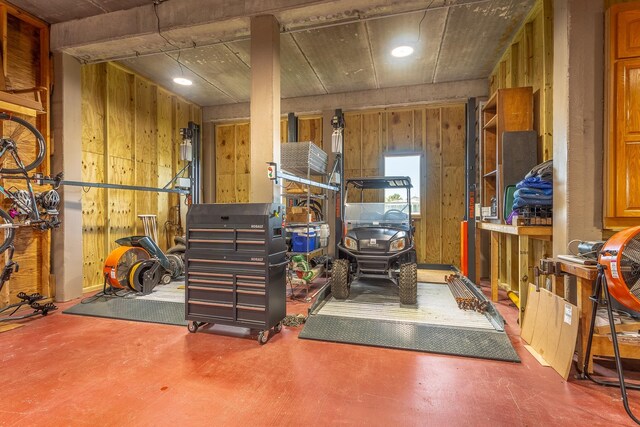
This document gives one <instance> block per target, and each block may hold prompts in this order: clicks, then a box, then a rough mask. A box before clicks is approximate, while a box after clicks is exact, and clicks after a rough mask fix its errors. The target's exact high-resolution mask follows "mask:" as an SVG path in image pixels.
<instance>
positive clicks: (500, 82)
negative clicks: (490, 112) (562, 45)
mask: <svg viewBox="0 0 640 427" xmlns="http://www.w3.org/2000/svg"><path fill="white" fill-rule="evenodd" d="M489 85H490V91H491V93H494V92H495V91H496V90H497V89H503V88H510V87H524V86H531V87H533V103H534V117H533V126H534V127H533V128H534V130H536V131H537V132H538V161H539V162H543V161H546V160H549V159H550V158H552V157H553V1H552V0H538V1H537V2H536V4H535V6H534V7H533V9H532V10H531V12H530V13H529V15H528V17H527V18H526V20H525V23H524V24H523V26H522V27H521V28H520V30H519V31H518V32H517V33H516V36H515V37H514V39H513V41H512V42H511V45H510V46H509V48H508V49H507V50H506V51H505V53H504V55H503V56H502V58H501V59H500V61H498V63H497V65H496V67H495V69H494V70H493V73H492V74H491V77H490V78H489Z"/></svg>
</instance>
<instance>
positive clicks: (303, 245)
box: [291, 228, 316, 252]
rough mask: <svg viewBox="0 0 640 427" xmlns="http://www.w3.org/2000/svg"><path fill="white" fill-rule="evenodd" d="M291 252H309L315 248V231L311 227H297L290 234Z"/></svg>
mask: <svg viewBox="0 0 640 427" xmlns="http://www.w3.org/2000/svg"><path fill="white" fill-rule="evenodd" d="M291 249H292V250H293V252H310V251H312V250H314V249H316V232H315V230H313V229H308V230H307V229H306V228H298V229H294V230H293V234H292V235H291Z"/></svg>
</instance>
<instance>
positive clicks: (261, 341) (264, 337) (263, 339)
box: [258, 331, 269, 345]
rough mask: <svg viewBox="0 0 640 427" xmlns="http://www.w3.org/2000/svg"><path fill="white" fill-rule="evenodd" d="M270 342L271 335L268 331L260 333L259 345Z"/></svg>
mask: <svg viewBox="0 0 640 427" xmlns="http://www.w3.org/2000/svg"><path fill="white" fill-rule="evenodd" d="M268 340H269V335H268V333H267V332H266V331H260V332H258V343H259V344H260V345H264V344H266V343H267V341H268Z"/></svg>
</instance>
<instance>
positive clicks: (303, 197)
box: [269, 142, 341, 301]
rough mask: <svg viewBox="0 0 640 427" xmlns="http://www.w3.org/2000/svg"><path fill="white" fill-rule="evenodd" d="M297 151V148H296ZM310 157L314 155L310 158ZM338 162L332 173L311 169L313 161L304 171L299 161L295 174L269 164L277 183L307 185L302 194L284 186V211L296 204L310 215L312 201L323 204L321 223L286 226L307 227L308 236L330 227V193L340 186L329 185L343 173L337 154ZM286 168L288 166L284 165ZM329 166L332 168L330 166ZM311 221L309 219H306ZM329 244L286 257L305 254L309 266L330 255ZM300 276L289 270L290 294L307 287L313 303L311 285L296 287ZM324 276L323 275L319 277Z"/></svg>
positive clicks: (294, 223) (300, 223) (292, 223)
mask: <svg viewBox="0 0 640 427" xmlns="http://www.w3.org/2000/svg"><path fill="white" fill-rule="evenodd" d="M288 144H301V143H296V142H290V143H288ZM307 144H312V143H310V142H309V143H307ZM296 148H298V147H296ZM314 150H316V151H317V148H314ZM309 157H311V155H310V156H309ZM336 159H337V162H338V163H334V165H333V167H332V168H331V169H330V170H329V172H328V173H327V170H328V169H326V168H325V170H324V171H322V170H321V168H319V167H317V164H316V165H315V167H313V166H312V164H311V163H312V160H310V161H309V162H307V163H306V167H305V168H301V167H300V164H301V163H302V162H298V166H297V167H296V168H293V169H292V170H293V171H289V170H279V169H277V165H275V164H274V163H269V165H270V167H271V168H273V169H274V170H275V172H274V173H273V175H272V176H273V179H274V180H275V181H276V183H280V182H279V181H280V180H282V181H283V182H284V181H286V182H287V183H298V184H302V185H304V186H306V191H305V192H300V193H287V192H286V191H287V185H284V184H281V183H280V184H281V185H282V187H283V190H284V191H283V194H282V199H283V203H284V204H285V211H286V210H287V209H288V208H291V207H292V206H294V204H297V203H300V202H302V203H301V204H302V205H303V206H306V207H307V208H308V212H311V203H312V201H319V202H320V203H321V204H322V208H321V212H320V214H321V217H322V218H321V219H320V220H316V221H306V222H291V223H289V222H287V223H286V227H287V228H306V230H307V233H309V232H310V231H311V230H316V229H317V228H318V227H320V226H322V225H324V224H328V222H327V215H328V210H329V206H328V203H327V202H328V192H329V191H334V192H339V191H340V187H339V186H337V185H332V184H331V183H330V182H331V180H332V178H333V176H334V173H335V172H336V171H340V170H341V169H340V168H339V162H341V156H340V155H338V156H337V157H336ZM285 166H286V165H285ZM327 166H329V165H327ZM312 188H318V189H320V190H322V193H314V192H312ZM307 218H308V216H307ZM329 226H330V233H334V232H335V229H334V228H335V227H332V226H331V225H329ZM317 239H319V237H317ZM328 247H329V245H328V243H327V245H326V246H320V247H317V248H316V247H315V246H314V248H309V250H307V251H303V252H299V251H288V252H287V255H288V256H289V257H293V256H296V255H302V256H304V258H305V260H306V262H307V263H309V261H310V260H311V259H313V258H315V257H317V256H320V255H326V254H327V249H328ZM327 268H328V265H327V263H325V269H324V272H323V273H322V275H323V276H324V277H327V276H326V274H327V273H326V272H327ZM296 275H297V273H296V270H293V269H292V268H289V269H288V272H287V282H288V283H289V285H290V287H291V291H292V294H293V290H294V288H295V287H298V286H304V287H305V290H306V297H305V300H306V301H309V300H310V296H309V288H310V282H305V284H304V285H303V284H298V285H296V284H295V282H298V280H296V279H297V277H296ZM318 277H321V276H318Z"/></svg>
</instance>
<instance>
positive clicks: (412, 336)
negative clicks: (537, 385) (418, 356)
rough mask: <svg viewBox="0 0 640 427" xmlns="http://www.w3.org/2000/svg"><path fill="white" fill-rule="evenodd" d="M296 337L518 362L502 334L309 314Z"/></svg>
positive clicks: (515, 354) (505, 335) (511, 347)
mask: <svg viewBox="0 0 640 427" xmlns="http://www.w3.org/2000/svg"><path fill="white" fill-rule="evenodd" d="M300 338H302V339H311V340H321V341H331V342H342V343H350V344H363V345H370V346H376V347H388V348H400V349H407V350H416V351H424V352H428V353H439V354H452V355H456V356H468V357H476V358H481V359H491V360H502V361H507V362H520V358H519V357H518V354H517V353H516V351H515V350H514V348H513V346H512V345H511V342H510V341H509V337H508V336H507V334H506V333H504V332H498V331H490V330H481V329H470V328H455V327H450V326H435V325H424V324H415V323H413V324H412V323H402V322H394V321H380V320H371V319H358V318H347V317H338V316H327V315H322V314H316V315H311V316H309V318H308V319H307V322H306V323H305V325H304V329H303V330H302V332H300Z"/></svg>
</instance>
